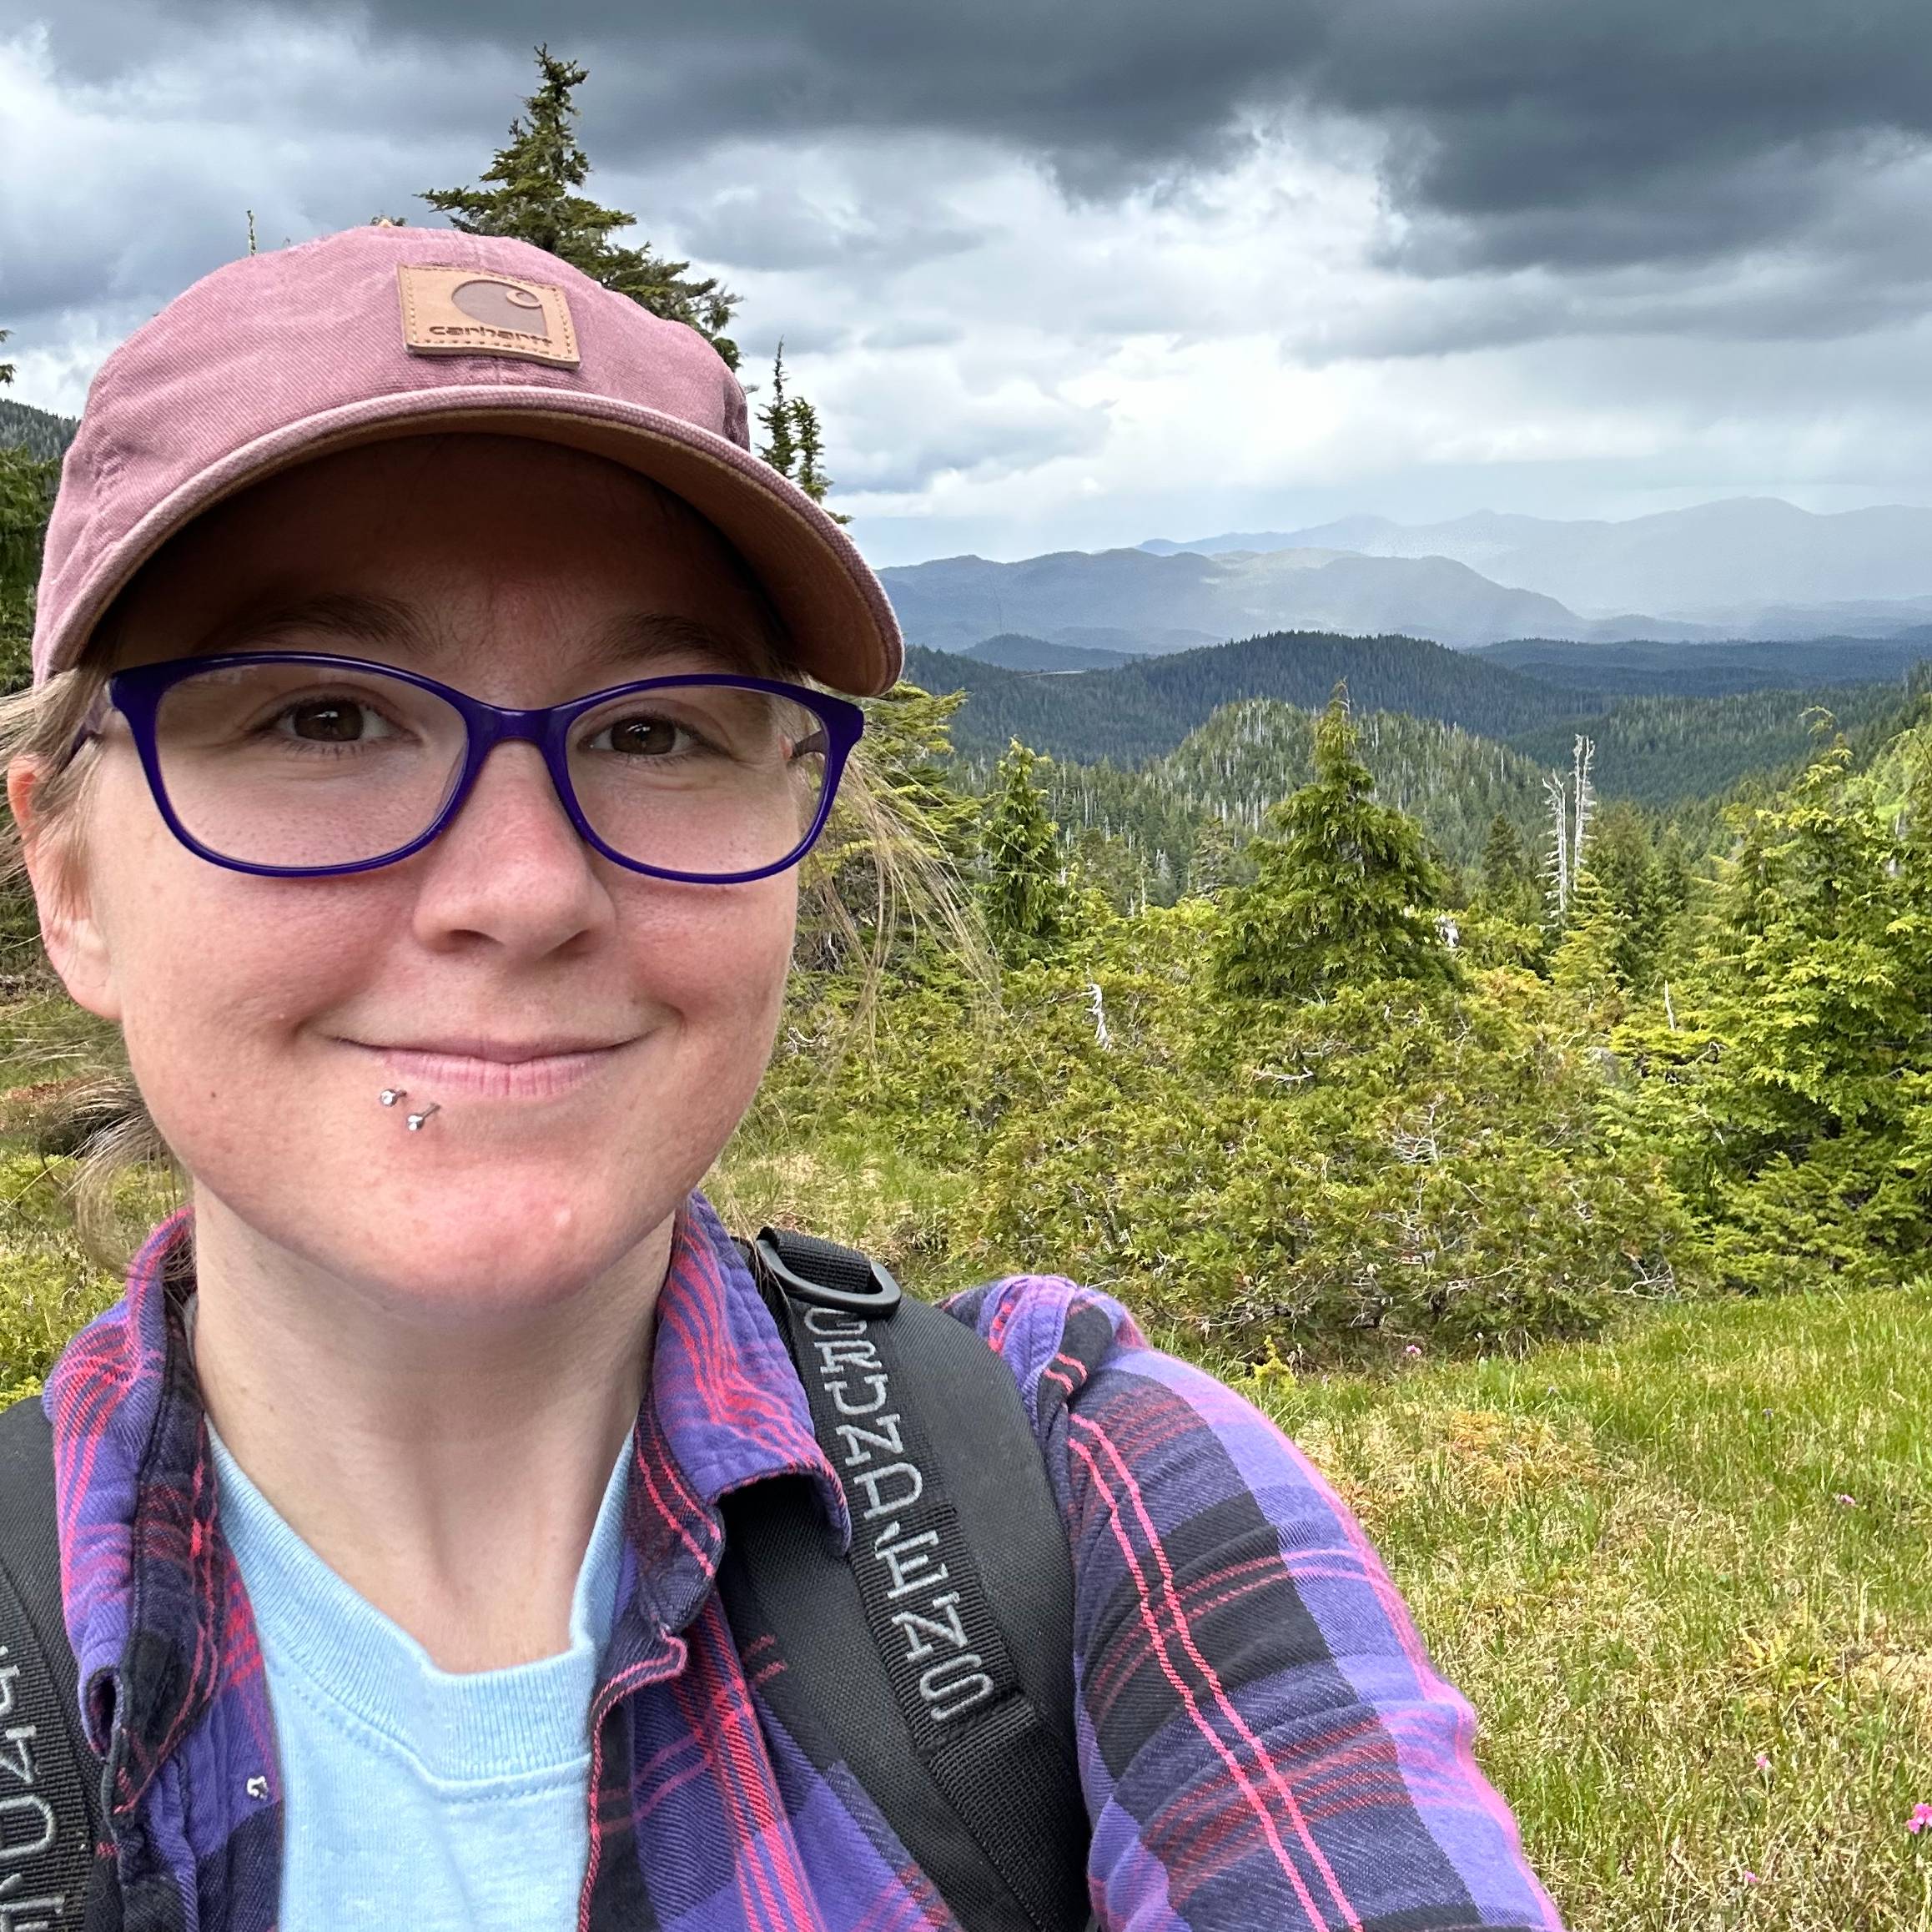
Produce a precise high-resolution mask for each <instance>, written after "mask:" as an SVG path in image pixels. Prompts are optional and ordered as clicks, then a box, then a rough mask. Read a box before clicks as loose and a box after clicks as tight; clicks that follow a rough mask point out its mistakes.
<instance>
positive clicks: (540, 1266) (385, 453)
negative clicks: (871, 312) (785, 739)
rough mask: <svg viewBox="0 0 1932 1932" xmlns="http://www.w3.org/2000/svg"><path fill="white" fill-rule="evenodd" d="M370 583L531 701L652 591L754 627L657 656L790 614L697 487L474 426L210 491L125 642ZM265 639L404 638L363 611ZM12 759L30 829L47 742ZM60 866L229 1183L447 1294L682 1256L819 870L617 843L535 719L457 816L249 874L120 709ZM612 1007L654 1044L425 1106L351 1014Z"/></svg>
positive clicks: (170, 1133) (52, 909)
mask: <svg viewBox="0 0 1932 1932" xmlns="http://www.w3.org/2000/svg"><path fill="white" fill-rule="evenodd" d="M342 593H354V594H360V595H365V596H376V597H383V598H388V599H391V600H395V601H399V602H401V603H403V604H405V605H407V606H410V608H411V609H412V610H414V611H416V612H418V613H419V614H420V616H422V618H423V620H424V621H425V623H427V624H428V625H430V626H431V628H432V629H433V631H434V632H435V635H436V636H437V637H438V638H439V639H440V640H441V641H442V643H443V645H444V647H445V651H444V652H442V653H439V655H438V657H437V658H436V661H435V662H434V664H430V665H425V667H424V668H425V669H428V670H430V672H431V674H432V675H434V676H436V677H440V678H441V679H443V680H444V681H445V682H449V683H451V684H454V685H456V686H457V687H460V688H461V689H464V690H466V691H468V692H472V693H474V694H475V695H476V696H478V697H484V698H488V699H491V700H493V701H494V702H498V703H503V704H511V705H537V704H546V703H551V702H557V701H559V700H561V699H563V698H566V697H570V696H572V695H575V694H576V692H581V691H584V690H589V689H594V688H596V687H597V686H598V685H600V684H603V683H608V682H613V681H614V677H613V674H612V673H611V671H610V670H609V668H608V667H607V665H604V664H597V665H593V664H592V662H591V642H592V640H593V638H594V637H595V636H596V634H597V632H598V630H599V626H601V625H602V624H604V623H606V622H607V621H610V620H611V619H613V618H616V617H618V616H623V615H626V614H631V613H639V612H643V613H657V614H663V615H670V616H680V617H688V618H692V619H696V620H697V621H702V622H703V623H705V624H706V625H707V626H709V627H710V628H711V629H712V630H713V631H719V632H722V633H723V634H724V635H725V636H727V638H731V639H735V640H742V642H743V652H742V656H737V657H734V658H733V659H732V660H731V661H727V662H722V663H721V662H718V661H717V660H716V659H713V658H710V657H706V656H702V655H695V654H693V655H689V656H688V658H687V657H680V658H678V659H677V660H660V659H654V660H653V661H652V662H650V663H649V664H648V665H647V666H645V667H642V668H641V670H640V671H639V672H638V673H637V675H657V674H660V673H664V672H673V671H677V670H685V669H688V670H707V669H721V668H722V669H736V670H751V669H754V668H756V667H757V662H758V659H757V652H758V647H759V642H760V640H761V639H762V636H763V635H764V633H763V632H762V630H761V627H760V624H761V612H760V607H759V605H758V603H757V597H756V594H755V592H753V591H752V590H751V589H750V588H749V587H748V586H747V582H746V581H745V578H744V576H743V573H742V566H739V564H738V563H737V560H736V558H735V556H733V555H732V552H731V551H729V550H728V548H727V546H724V545H723V544H722V541H720V540H719V539H718V538H717V536H716V535H715V533H713V532H712V531H711V530H710V528H709V526H706V525H704V524H703V523H702V522H701V521H699V520H698V519H697V518H696V517H695V516H692V515H691V514H690V513H689V512H688V511H685V510H684V509H683V508H682V506H681V505H678V504H677V503H676V502H675V501H672V500H670V499H667V498H666V497H664V496H662V494H661V493H658V492H657V491H653V490H652V488H651V487H650V486H647V485H645V484H643V483H641V481H640V480H637V479H636V478H635V477H633V476H631V475H630V474H629V473H627V472H626V471H624V470H620V469H618V468H616V466H614V465H608V464H606V463H604V462H602V461H601V460H598V459H596V458H593V457H590V456H586V455H580V454H577V453H575V452H571V451H567V450H557V449H551V448H548V447H546V446H543V445H533V444H531V443H527V442H523V441H517V440H510V439H500V438H496V437H480V436H476V437H467V436H456V437H448V438H437V439H423V440H414V441H410V442H402V443H394V444H388V445H378V446H375V447H374V448H370V449H366V450H357V451H352V452H350V453H346V454H344V455H337V456H335V457H331V458H328V459H325V460H322V461H319V462H317V463H314V464H311V465H307V466H305V467H304V468H302V469H299V470H294V471H293V472H291V473H289V475H285V476H284V477H281V478H278V479H275V480H271V481H269V482H268V483H266V484H264V485H261V486H257V487H256V488H254V490H251V491H249V492H248V493H247V494H246V495H245V496H242V497H241V498H239V499H238V500H237V501H235V502H234V503H233V504H231V505H229V506H225V507H224V508H221V509H219V510H217V511H214V512H213V513H211V514H210V515H209V516H206V517H204V518H203V519H202V520H201V521H199V522H198V523H196V524H194V526H191V527H190V528H189V531H186V532H185V533H184V535H183V536H180V537H179V538H177V539H176V540H175V541H174V543H173V544H172V545H170V546H169V548H168V549H167V550H166V551H164V553H163V554H162V556H161V557H160V558H159V559H158V560H157V561H156V562H155V563H154V564H153V565H152V566H149V568H148V570H147V571H145V572H144V573H143V576H142V578H141V579H140V580H139V581H138V583H137V585H136V586H135V587H134V589H133V591H131V592H130V593H129V595H128V597H127V598H126V599H125V600H123V606H121V609H120V611H119V613H118V618H117V621H116V623H115V625H114V629H113V641H114V649H115V656H116V661H117V662H120V663H130V662H151V661H157V660H161V659H165V658H169V657H177V656H180V655H184V654H186V653H187V652H190V651H192V650H193V649H194V648H195V647H197V645H198V644H199V643H201V642H202V641H204V640H205V639H207V638H208V637H209V636H213V635H216V634H218V633H220V632H221V631H223V629H224V626H231V625H234V624H235V623H236V622H238V621H245V619H246V618H247V616H248V615H249V613H250V612H251V611H261V610H264V609H266V608H269V607H270V606H275V605H279V604H284V603H287V602H289V601H294V600H296V599H298V598H304V597H311V596H319V595H325V594H342ZM274 647H280V648H289V649H294V648H314V649H320V650H326V651H334V652H343V653H345V654H349V655H356V656H363V657H376V658H384V659H388V660H390V661H395V662H403V661H404V660H403V659H402V658H401V657H400V655H399V653H398V652H397V651H395V649H393V648H389V647H380V646H370V645H358V644H357V643H356V642H355V641H352V640H349V639H345V638H344V637H343V636H340V635H339V634H335V633H330V634H328V635H325V636H317V637H314V638H313V639H309V638H304V637H299V636H289V635H287V634H282V635H279V636H276V637H275V638H274ZM618 675H621V674H618ZM13 784H14V791H15V795H16V799H17V802H18V807H19V808H20V809H21V811H22V816H23V823H26V824H28V827H29V830H30V834H31V829H32V788H33V777H32V774H31V773H30V772H16V774H15V776H14V781H13ZM35 874H36V876H35V883H36V887H37V888H38V891H39V893H40V895H41V899H42V903H43V908H44V909H45V912H46V923H47V928H48V941H49V945H50V949H51V950H52V952H53V956H54V958H55V960H56V963H57V964H58V966H59V968H60V969H61V971H62V974H63V977H64V978H65V979H66V980H67V983H68V987H69V989H70V990H72V991H73V994H75V996H76V997H77V998H78V999H79V1000H80V1001H81V1002H82V1004H83V1005H86V1006H88V1007H89V1008H90V1009H93V1011H94V1012H96V1013H98V1014H103V1015H104V1016H106V1017H108V1018H110V1019H118V1021H119V1022H120V1024H121V1026H122V1028H123V1032H124V1033H125V1035H126V1038H127V1043H128V1054H129V1057H130V1059H131V1061H132V1064H133V1069H134V1073H135V1075H136V1078H137V1079H138V1082H139V1084H140V1086H141V1089H142V1092H143V1094H144V1095H145V1096H146V1097H147V1099H148V1104H149V1106H150V1107H151V1109H153V1114H154V1115H155V1118H156V1119H157V1121H158V1124H159V1125H160V1127H161V1129H162V1131H163V1132H164V1135H166V1136H167V1138H168V1140H169V1144H170V1145H172V1146H173V1147H174V1150H176V1152H177V1154H178V1155H179V1157H180V1159H181V1160H182V1161H183V1162H184V1165H186V1167H187V1168H188V1170H189V1172H190V1174H191V1175H193V1177H194V1188H195V1193H196V1197H197V1200H198V1203H199V1204H200V1205H201V1207H202V1209H203V1210H204V1215H206V1214H207V1213H208V1212H209V1211H210V1210H219V1211H222V1212H224V1213H225V1215H228V1216H231V1217H233V1219H234V1221H235V1222H237V1223H239V1224H240V1225H242V1226H243V1227H244V1228H245V1229H246V1230H248V1232H249V1236H250V1238H251V1239H253V1240H255V1241H257V1242H258V1243H260V1244H264V1245H265V1246H266V1247H267V1248H268V1249H269V1250H279V1251H280V1253H281V1254H282V1255H284V1256H285V1257H287V1259H288V1260H289V1262H290V1263H291V1264H292V1265H294V1266H295V1267H297V1268H298V1269H308V1270H319V1271H321V1272H323V1273H325V1275H328V1276H330V1277H332V1278H333V1279H334V1280H336V1281H337V1282H339V1283H341V1284H344V1285H350V1286H352V1288H353V1289H354V1291H355V1292H356V1293H357V1294H358V1295H359V1296H362V1297H366V1298H368V1299H370V1300H371V1301H375V1302H377V1303H380V1304H382V1305H384V1306H385V1307H386V1308H387V1310H388V1311H389V1312H390V1315H391V1316H403V1317H404V1318H405V1319H407V1320H410V1321H430V1322H437V1321H459V1322H460V1321H474V1320H475V1318H477V1317H479V1316H483V1317H486V1318H487V1317H488V1316H490V1315H491V1313H492V1312H494V1313H495V1314H496V1315H500V1316H503V1317H505V1318H506V1319H508V1320H511V1321H515V1320H516V1318H517V1317H518V1316H520V1315H530V1314H535V1313H537V1312H538V1311H541V1309H542V1308H544V1307H546V1306H555V1305H557V1304H559V1303H561V1302H562V1301H566V1300H567V1299H568V1298H569V1297H570V1296H572V1295H574V1294H576V1293H577V1292H578V1291H581V1289H582V1288H583V1287H584V1286H585V1285H586V1284H588V1283H590V1282H591V1281H593V1280H597V1279H598V1278H599V1277H601V1276H605V1275H608V1274H610V1272H611V1270H621V1269H622V1268H623V1267H624V1266H625V1265H626V1263H627V1262H629V1261H630V1260H632V1259H633V1258H636V1260H637V1265H639V1266H640V1267H646V1266H648V1265H649V1258H650V1257H653V1256H654V1257H655V1263H656V1265H657V1267H659V1268H661V1267H662V1255H663V1247H662V1241H663V1236H664V1230H665V1226H666V1224H667V1220H668V1217H669V1216H670V1215H672V1213H673V1211H674V1210H675V1208H676V1206H677V1203H678V1202H679V1201H680V1200H682V1197H683V1195H685V1193H686V1192H687V1190H689V1189H690V1188H691V1187H692V1186H693V1185H696V1184H697V1181H698V1180H700V1179H701V1178H702V1175H703V1174H704V1172H705V1170H707V1168H708V1167H709V1166H710V1165H711V1163H712V1160H713V1159H714V1158H715V1157H716V1155H717V1152H718V1150H720V1149H721V1148H722V1145H723V1144H724V1142H725V1140H726V1139H727V1137H728V1136H729V1135H730V1133H731V1131H732V1128H733V1127H734V1126H735V1125H736V1124H737V1119H738V1118H739V1116H740V1114H742V1112H743V1110H744V1109H745V1108H746V1106H747V1104H749V1102H750V1099H751V1097H752V1092H753V1090H754V1089H755V1088H756V1086H757V1081H758V1078H759V1075H760V1074H761V1073H762V1069H763V1067H764V1064H765V1061H766V1059H767V1056H768V1054H769V1053H770V1050H771V1046H772V1039H773V1038H774V1035H775V1033H776V1029H777V1020H778V1015H779V1008H780V1002H781V999H782V994H783V989H784V984H785V974H786V969H787V963H788V960H789V957H790V951H791V946H792V934H793V926H794V920H795V915H796V909H797V886H796V878H795V874H790V873H787V874H784V875H782V876H780V877H778V878H773V879H767V880H762V881H760V882H757V883H753V884H750V885H739V886H730V887H705V886H681V885H677V884H673V883H667V882H666V881H662V880H656V879H651V878H644V877H641V875H638V874H636V873H629V872H626V871H625V870H624V869H623V868H620V867H617V866H614V865H611V864H610V863H608V862H607V861H606V860H605V859H603V858H600V857H598V856H597V855H596V854H595V853H591V852H590V851H589V850H587V849H586V848H585V847H584V846H583V845H582V844H581V842H580V841H579V840H578V838H577V837H576V833H575V832H574V831H573V830H572V829H571V826H570V824H569V823H568V821H567V820H566V818H565V817H564V815H563V813H562V809H561V806H560V804H559V803H558V801H557V799H556V795H555V793H554V792H553V791H552V789H551V783H550V780H549V777H548V776H547V774H546V771H545V769H544V767H543V764H542V761H541V757H540V756H539V754H538V752H536V749H535V748H534V747H530V746H525V745H511V746H506V747H500V748H499V749H498V751H497V752H496V753H495V754H494V755H493V757H491V760H490V762H489V764H488V766H487V767H486V769H485V771H484V772H483V775H482V777H481V778H480V781H479V782H478V785H477V787H476V789H475V792H474V793H473V794H472V795H471V797H470V799H469V801H468V802H467V803H466V805H465V808H464V809H463V812H462V813H461V814H460V817H459V818H458V819H457V820H456V822H455V823H454V824H453V825H452V826H451V827H450V828H449V829H448V830H447V831H446V832H445V833H444V835H443V836H442V838H440V839H439V840H438V841H437V842H436V843H435V844H434V845H432V846H431V847H430V848H429V849H428V850H427V851H425V852H423V853H418V854H417V855H416V856H415V857H414V858H410V859H407V860H405V861H404V862H402V863H400V864H397V865H394V866H390V867H388V868H384V869H381V870H380V871H376V872H374V873H365V874H361V875H358V876H355V877H352V878H337V879H268V878H252V877H249V876H247V875H245V874H243V873H234V872H229V871H227V870H224V869H223V868H219V867H217V866H214V865H211V864H209V863H207V862H205V861H204V860H202V859H200V858H197V857H195V856H194V854H193V853H189V851H187V850H186V849H185V848H184V847H182V846H181V845H180V844H179V843H177V842H176V841H175V840H174V838H173V837H172V836H171V835H170V834H169V832H168V831H167V829H166V828H165V827H164V825H163V824H162V823H161V820H160V818H159V816H158V813H157V812H156V811H155V808H154V806H153V802H152V800H151V799H150V797H149V796H148V790H147V787H146V784H145V782H144V781H143V778H142V777H141V774H140V772H139V769H138V763H137V761H136V759H135V757H134V754H133V747H132V745H131V742H129V741H128V737H127V736H126V732H125V729H124V727H121V726H119V724H118V721H117V722H116V723H115V724H114V725H113V727H110V730H109V733H108V739H107V742H106V743H105V744H104V746H103V747H102V750H101V755H100V760H99V767H98V773H97V782H95V784H94V787H93V791H92V792H91V794H90V797H89V800H88V807H87V811H86V816H85V818H84V822H83V825H82V827H81V828H80V836H79V839H78V844H77V846H76V848H75V849H74V851H73V855H72V857H71V858H70V859H69V860H68V861H67V862H65V863H63V862H62V861H61V860H60V859H59V858H58V857H57V856H56V855H55V853H53V852H52V851H51V850H49V849H48V848H43V849H42V850H40V851H39V852H38V854H37V855H36V858H35ZM586 1030H587V1031H590V1032H592V1033H596V1034H599V1035H600V1036H603V1035H608V1036H610V1037H611V1038H621V1039H624V1040H626V1041H627V1042H628V1043H629V1044H626V1045H625V1046H623V1047H622V1048H621V1049H620V1050H619V1051H618V1052H617V1053H616V1054H613V1055H611V1056H610V1057H609V1059H608V1063H607V1064H606V1065H605V1066H603V1067H602V1068H601V1070H600V1071H599V1072H598V1073H597V1074H596V1076H594V1077H593V1078H592V1079H591V1080H590V1081H589V1083H588V1084H585V1085H583V1086H581V1087H580V1088H578V1089H576V1090H575V1091H573V1092H571V1093H570V1094H566V1095H564V1096H563V1097H561V1098H558V1099H549V1100H546V1101H543V1102H541V1103H537V1104H530V1103H524V1102H517V1103H496V1102H487V1101H465V1100H462V1099H448V1100H446V1101H445V1103H444V1104H443V1107H442V1111H441V1112H440V1114H437V1115H436V1116H435V1118H433V1119H430V1121H429V1122H428V1123H427V1124H425V1128H424V1129H423V1130H422V1131H420V1132H418V1133H414V1134H411V1133H405V1130H404V1122H403V1118H402V1114H403V1113H404V1112H405V1111H406V1110H407V1109H384V1108H382V1107H380V1106H379V1105H378V1104H377V1100H376V1094H377V1092H378V1090H379V1089H380V1088H381V1087H382V1086H384V1085H385V1084H390V1082H389V1081H388V1080H387V1079H385V1077H384V1076H383V1074H382V1073H381V1070H380V1066H379V1065H378V1064H375V1062H373V1061H372V1060H371V1059H370V1056H369V1055H368V1054H365V1053H363V1052H361V1051H359V1050H358V1049H355V1048H354V1047H352V1046H350V1045H348V1044H345V1042H347V1041H350V1040H363V1041H379V1042H387V1043H390V1044H403V1043H407V1042H408V1041H410V1040H411V1039H423V1038H425V1037H430V1036H435V1035H445V1036H446V1035H449V1034H459V1033H460V1034H484V1035H486V1036H489V1037H491V1038H501V1037H505V1036H508V1037H511V1038H516V1039H526V1038H529V1037H531V1036H535V1035H545V1034H552V1035H554V1034H558V1033H572V1034H578V1033H582V1032H584V1031H586ZM413 1098H420V1099H434V1098H435V1096H434V1095H431V1094H422V1095H420V1096H415V1097H413ZM652 1285H655V1283H654V1280H653V1282H652Z"/></svg>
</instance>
